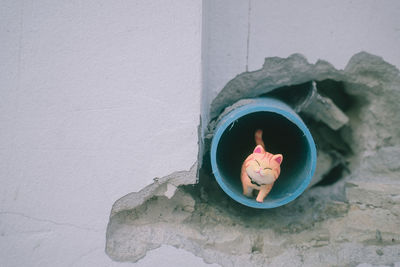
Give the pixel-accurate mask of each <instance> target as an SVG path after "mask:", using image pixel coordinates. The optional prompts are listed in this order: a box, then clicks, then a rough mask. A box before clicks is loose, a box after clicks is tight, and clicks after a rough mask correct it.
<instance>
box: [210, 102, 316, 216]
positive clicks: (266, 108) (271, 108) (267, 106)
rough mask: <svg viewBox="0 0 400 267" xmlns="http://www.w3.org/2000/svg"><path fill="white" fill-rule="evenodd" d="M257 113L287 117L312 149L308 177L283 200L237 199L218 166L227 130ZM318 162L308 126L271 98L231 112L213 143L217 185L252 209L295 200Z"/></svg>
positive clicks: (215, 133) (212, 163) (212, 153)
mask: <svg viewBox="0 0 400 267" xmlns="http://www.w3.org/2000/svg"><path fill="white" fill-rule="evenodd" d="M282 107H285V108H282ZM255 112H272V113H276V114H278V115H281V116H283V117H285V118H286V119H288V120H289V121H290V122H292V123H293V124H295V125H296V126H297V127H298V128H299V129H300V130H301V131H302V132H303V134H304V136H305V137H306V140H307V143H308V146H309V148H310V154H311V155H310V156H311V168H310V169H309V170H307V171H308V175H307V177H306V178H305V179H304V180H303V182H302V183H301V185H300V186H299V187H298V188H297V189H296V190H295V191H294V192H293V193H291V194H290V195H289V196H287V197H284V198H283V199H282V200H278V201H274V202H263V203H259V202H256V201H255V199H250V198H239V197H236V192H234V191H232V190H231V189H230V188H229V187H228V186H227V185H226V184H225V182H224V181H223V179H222V177H221V174H220V171H219V168H218V165H217V160H216V155H217V148H218V143H219V140H220V139H221V137H222V135H223V133H224V132H225V130H226V129H227V128H228V126H229V125H230V124H231V123H232V122H234V121H235V120H238V119H240V118H242V117H244V116H246V115H248V114H251V113H255ZM316 161H317V151H316V146H315V142H314V139H313V138H312V135H311V133H310V131H309V130H308V128H307V126H306V125H305V124H304V122H303V120H302V119H301V118H300V117H299V116H298V115H297V114H296V113H295V112H294V111H293V110H292V108H291V107H289V106H288V105H286V104H285V103H283V102H282V101H280V100H277V99H270V98H263V99H254V100H253V101H252V102H251V103H249V104H246V105H243V106H240V107H238V108H236V109H234V110H232V111H230V112H229V113H228V114H226V115H225V116H224V117H223V118H222V119H221V121H220V122H219V123H218V124H217V126H216V130H215V132H214V136H213V139H212V142H211V168H212V171H213V174H214V177H215V179H216V180H217V183H218V184H219V186H220V187H221V188H222V190H223V191H224V192H225V193H226V194H227V195H228V196H229V197H231V198H232V199H233V200H235V201H236V202H238V203H241V204H243V205H245V206H248V207H251V208H259V209H270V208H276V207H279V206H283V205H285V204H288V203H289V202H292V201H293V200H295V199H296V198H297V197H299V196H300V195H301V194H302V193H303V192H304V191H305V189H306V188H307V186H308V185H309V184H310V182H311V179H312V177H313V175H314V172H315V168H316Z"/></svg>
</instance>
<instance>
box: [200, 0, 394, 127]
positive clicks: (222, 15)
mask: <svg viewBox="0 0 400 267" xmlns="http://www.w3.org/2000/svg"><path fill="white" fill-rule="evenodd" d="M204 2H205V5H204V7H205V9H204V13H205V15H204V16H205V17H207V20H206V22H205V23H204V28H205V29H207V34H206V36H207V40H206V41H204V46H203V53H204V56H203V57H204V58H205V59H206V60H204V62H205V65H203V69H204V71H205V74H204V77H206V79H205V80H204V88H205V92H206V96H205V97H203V99H204V101H205V103H204V105H203V110H204V111H205V112H207V110H208V107H209V105H210V103H211V101H212V99H213V98H214V97H215V96H216V95H217V94H218V92H219V91H220V90H221V89H222V88H223V87H224V86H225V85H226V84H227V82H228V81H230V80H231V79H233V78H234V77H235V76H236V75H238V74H240V73H242V72H245V71H246V70H247V69H248V71H254V70H257V69H260V68H261V67H262V65H263V63H264V58H266V57H273V56H278V57H284V58H285V57H288V56H289V55H291V54H293V53H301V54H303V55H304V56H306V57H307V59H308V60H309V61H310V62H311V63H314V62H316V61H317V60H318V59H324V60H327V61H329V62H330V63H332V64H333V65H334V66H335V67H336V68H338V69H343V68H344V67H345V65H346V64H347V62H348V61H349V59H350V58H351V56H352V55H354V54H355V53H357V52H361V51H366V52H369V53H372V54H376V55H378V56H382V57H383V58H384V59H385V60H386V61H388V62H390V63H392V64H394V65H396V66H397V67H400V49H399V47H400V16H399V14H400V1H397V0H387V1H378V0H354V1H348V0H339V1H333V0H306V1H292V0H283V1H275V0H267V1H265V0H247V1H242V0H218V1H213V0H204ZM203 125H204V124H203Z"/></svg>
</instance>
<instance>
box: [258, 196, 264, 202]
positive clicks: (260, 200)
mask: <svg viewBox="0 0 400 267" xmlns="http://www.w3.org/2000/svg"><path fill="white" fill-rule="evenodd" d="M256 201H257V202H260V203H263V201H264V199H263V198H260V197H258V198H256Z"/></svg>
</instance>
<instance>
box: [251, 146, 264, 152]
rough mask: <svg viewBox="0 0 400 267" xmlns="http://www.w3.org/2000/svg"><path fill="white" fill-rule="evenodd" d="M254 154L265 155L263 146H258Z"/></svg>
mask: <svg viewBox="0 0 400 267" xmlns="http://www.w3.org/2000/svg"><path fill="white" fill-rule="evenodd" d="M253 154H265V150H264V148H263V147H262V145H258V146H256V148H254V151H253Z"/></svg>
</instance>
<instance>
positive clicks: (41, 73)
mask: <svg viewBox="0 0 400 267" xmlns="http://www.w3.org/2000/svg"><path fill="white" fill-rule="evenodd" d="M201 16H202V10H201V1H178V0H170V1H157V0H151V1H149V0H142V1H128V0H118V1H78V0H76V1H75V0H74V1H61V0H60V1H54V0H48V1H46V0H40V1H25V0H19V1H17V0H3V1H1V2H0V40H1V42H0V180H1V186H0V266H110V265H112V262H111V260H110V259H109V258H108V257H107V256H106V255H105V253H104V247H105V233H106V226H107V222H108V216H109V212H110V210H111V206H112V204H113V203H114V202H115V201H116V200H117V199H118V198H120V197H122V196H124V195H125V194H127V193H130V192H133V191H139V190H140V189H141V188H143V187H144V186H146V185H148V184H150V183H151V182H152V181H153V178H155V177H162V176H165V175H168V174H170V173H172V172H174V171H178V170H189V169H190V167H191V166H192V165H193V164H194V163H195V161H196V160H197V151H198V146H197V141H198V137H197V126H198V124H199V117H200V90H201V60H200V57H201Z"/></svg>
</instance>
